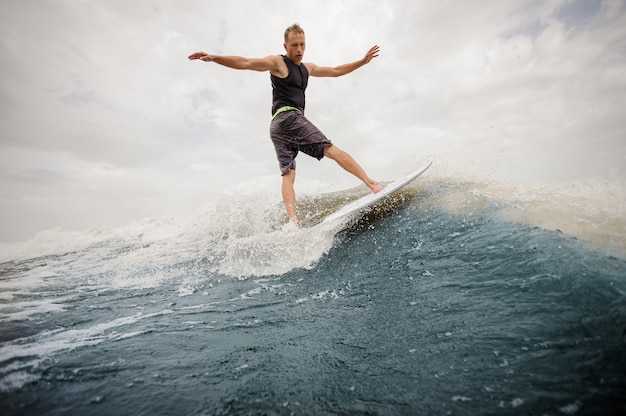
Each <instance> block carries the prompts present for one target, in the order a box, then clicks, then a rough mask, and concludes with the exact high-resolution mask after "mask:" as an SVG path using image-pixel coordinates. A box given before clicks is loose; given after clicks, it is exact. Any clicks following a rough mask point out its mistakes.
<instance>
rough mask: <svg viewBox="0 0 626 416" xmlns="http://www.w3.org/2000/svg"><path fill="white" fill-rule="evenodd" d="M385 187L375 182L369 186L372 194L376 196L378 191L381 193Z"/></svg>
mask: <svg viewBox="0 0 626 416" xmlns="http://www.w3.org/2000/svg"><path fill="white" fill-rule="evenodd" d="M385 186H387V185H386V184H384V183H380V182H375V183H374V184H373V185H372V186H370V189H371V190H372V192H374V193H375V194H377V193H379V192H380V191H382V190H383V188H384V187H385Z"/></svg>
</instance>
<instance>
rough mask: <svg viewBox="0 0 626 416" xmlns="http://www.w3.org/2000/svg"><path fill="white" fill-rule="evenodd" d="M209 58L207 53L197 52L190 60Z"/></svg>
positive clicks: (190, 56)
mask: <svg viewBox="0 0 626 416" xmlns="http://www.w3.org/2000/svg"><path fill="white" fill-rule="evenodd" d="M207 56H209V54H207V53H206V52H196V53H192V54H191V55H189V59H190V60H194V59H203V58H206V57H207Z"/></svg>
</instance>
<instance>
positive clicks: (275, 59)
mask: <svg viewBox="0 0 626 416" xmlns="http://www.w3.org/2000/svg"><path fill="white" fill-rule="evenodd" d="M265 59H267V60H269V61H271V62H272V69H271V70H270V73H271V74H272V75H274V76H275V77H278V78H286V77H287V76H288V75H289V68H288V67H287V64H286V63H285V59H284V58H283V56H282V55H270V56H268V57H266V58H265Z"/></svg>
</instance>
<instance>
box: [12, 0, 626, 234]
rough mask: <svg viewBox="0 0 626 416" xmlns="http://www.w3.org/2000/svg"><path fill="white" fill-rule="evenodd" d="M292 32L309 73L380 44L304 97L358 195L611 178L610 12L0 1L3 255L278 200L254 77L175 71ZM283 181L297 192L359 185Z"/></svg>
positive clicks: (478, 3)
mask: <svg viewBox="0 0 626 416" xmlns="http://www.w3.org/2000/svg"><path fill="white" fill-rule="evenodd" d="M294 22H299V23H300V24H301V25H302V26H303V28H304V30H305V32H306V37H307V50H306V53H305V59H304V61H305V62H314V63H316V64H318V65H324V66H332V65H338V64H343V63H346V62H352V61H355V60H357V59H360V58H361V57H362V56H363V55H364V54H365V52H366V51H367V50H368V49H369V48H370V47H371V46H373V45H375V44H378V45H380V47H381V53H380V56H379V57H378V58H376V59H375V60H374V61H372V62H371V63H370V64H369V65H367V66H365V67H363V68H361V69H359V70H357V71H356V72H354V73H352V74H350V75H348V76H346V77H342V78H338V79H319V78H317V79H311V80H310V82H309V88H308V90H307V116H308V117H309V118H310V119H311V120H312V121H313V122H314V123H315V124H316V125H318V127H320V128H321V130H322V131H324V132H325V133H326V135H327V136H328V137H329V138H330V139H331V140H333V141H334V142H335V143H336V144H337V145H338V146H339V147H341V148H343V149H345V150H347V151H349V152H350V153H351V154H352V155H353V156H354V157H355V158H356V159H357V160H358V161H359V162H360V163H361V165H363V166H364V167H365V168H366V170H367V171H368V173H370V176H372V177H375V178H377V179H380V180H390V179H393V178H394V177H396V176H398V175H400V174H403V173H406V172H407V171H408V170H410V169H411V167H412V166H413V165H415V163H416V162H417V161H419V160H421V159H422V158H424V157H425V156H430V157H434V159H435V161H436V165H437V166H438V168H439V169H440V170H439V172H445V171H446V169H450V170H455V171H456V170H460V171H467V172H470V171H479V172H482V173H483V174H489V175H492V177H493V178H494V179H498V180H502V181H525V182H531V183H534V182H548V181H549V182H559V181H565V182H566V181H581V180H588V179H589V178H596V179H601V180H603V181H613V182H617V183H622V184H623V182H624V179H625V178H626V127H625V126H626V124H625V122H624V109H625V108H626V6H625V1H624V0H606V1H595V0H576V1H567V0H546V1H536V0H507V1H501V0H475V1H457V2H442V1H439V2H434V1H425V0H424V1H406V0H375V1H356V0H345V1H337V0H327V1H306V2H305V1H293V2H286V1H278V0H264V1H243V0H230V1H209V0H205V1H199V0H198V1H192V0H177V1H174V0H171V1H161V0H160V1H156V0H153V1H147V0H133V1H127V0H119V1H118V0H56V1H55V0H3V1H2V3H1V5H0V68H1V71H2V77H1V78H0V106H1V111H2V113H1V114H2V123H1V125H0V240H2V241H14V240H22V239H26V238H28V237H29V236H32V235H33V234H34V233H36V232H37V231H40V230H45V229H49V228H53V227H57V226H60V227H63V228H66V229H79V228H87V227H95V226H99V225H119V224H124V223H126V222H128V221H130V220H132V219H137V218H144V217H147V216H150V215H163V214H168V213H173V214H181V213H189V212H192V211H193V210H194V209H196V208H197V207H198V206H199V205H201V204H204V203H208V202H210V201H211V200H214V199H215V198H218V197H220V195H223V194H224V192H227V191H228V190H230V189H232V188H233V187H236V186H238V187H240V188H242V187H243V188H245V187H246V186H251V185H250V184H255V183H256V184H271V186H272V188H271V189H272V190H273V191H274V190H275V193H276V198H277V199H278V200H279V198H280V196H279V195H280V194H279V189H278V184H279V183H280V182H279V180H280V176H279V171H278V167H277V162H276V160H275V156H274V150H273V147H272V145H271V142H270V140H269V134H268V129H269V119H270V106H271V87H270V82H269V74H267V73H259V72H245V71H235V70H231V69H227V68H224V67H220V66H219V65H216V64H214V63H205V62H200V61H193V62H191V61H188V60H187V56H188V55H189V54H190V53H192V52H195V51H200V50H202V51H206V52H209V53H215V54H229V55H242V56H249V57H262V56H266V55H271V54H280V53H283V52H284V49H283V45H282V44H283V39H282V35H283V31H284V29H285V28H286V27H287V26H289V25H290V24H292V23H294ZM298 162H299V165H298V167H299V169H298V181H297V187H296V189H297V190H299V191H301V190H302V187H306V186H307V184H312V183H320V184H323V185H327V186H328V187H329V188H332V190H335V189H341V188H342V187H351V186H355V185H357V184H358V181H356V180H355V179H354V178H351V177H349V176H348V175H347V174H343V173H342V172H341V171H340V170H339V169H338V168H336V167H335V166H333V162H331V161H322V162H317V161H315V160H312V159H306V156H300V157H299V158H298ZM435 172H437V171H435ZM246 184H247V185H246ZM274 185H276V186H274ZM298 186H300V187H301V188H300V189H299V188H298ZM243 188H242V189H243Z"/></svg>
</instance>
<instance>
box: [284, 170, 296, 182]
mask: <svg viewBox="0 0 626 416" xmlns="http://www.w3.org/2000/svg"><path fill="white" fill-rule="evenodd" d="M295 180H296V170H295V169H289V170H288V171H287V172H286V173H285V174H284V175H283V182H291V183H293V182H294V181H295Z"/></svg>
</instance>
